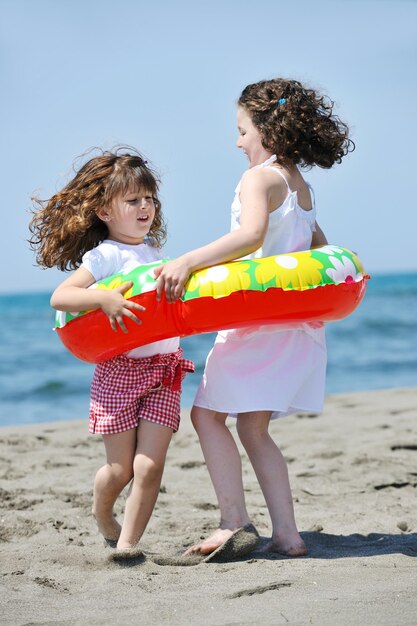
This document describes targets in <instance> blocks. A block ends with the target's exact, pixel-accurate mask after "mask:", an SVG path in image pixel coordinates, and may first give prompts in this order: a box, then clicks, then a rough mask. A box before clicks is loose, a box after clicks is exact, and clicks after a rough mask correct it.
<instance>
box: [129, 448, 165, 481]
mask: <svg viewBox="0 0 417 626" xmlns="http://www.w3.org/2000/svg"><path fill="white" fill-rule="evenodd" d="M164 466H165V459H151V458H149V457H146V456H143V455H137V456H136V457H135V460H134V462H133V475H134V480H140V481H143V482H152V481H154V480H160V478H161V476H162V473H163V471H164Z"/></svg>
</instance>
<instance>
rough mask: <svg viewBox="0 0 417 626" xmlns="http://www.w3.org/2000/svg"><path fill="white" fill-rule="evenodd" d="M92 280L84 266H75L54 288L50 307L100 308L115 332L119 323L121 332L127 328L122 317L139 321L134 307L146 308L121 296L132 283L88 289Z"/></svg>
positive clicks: (64, 309) (78, 309)
mask: <svg viewBox="0 0 417 626" xmlns="http://www.w3.org/2000/svg"><path fill="white" fill-rule="evenodd" d="M95 282H96V281H95V278H94V276H93V275H92V274H91V273H90V272H89V271H88V270H87V269H85V268H84V267H80V268H78V270H76V271H75V272H74V273H73V274H72V275H71V276H70V277H69V278H67V279H66V280H64V282H62V283H61V284H60V285H59V286H58V287H57V288H56V289H55V291H54V293H53V294H52V297H51V306H52V307H53V308H54V309H58V310H59V311H85V310H89V309H102V311H103V312H104V313H105V314H106V315H107V317H108V318H109V320H110V326H111V327H112V329H113V330H114V331H117V324H118V325H119V326H120V328H121V329H122V331H123V332H124V333H127V329H126V326H125V323H124V321H123V316H125V317H128V318H129V319H131V320H132V321H133V322H136V323H137V324H141V323H142V322H141V320H140V319H139V318H138V317H137V316H136V315H135V313H133V310H135V311H145V308H144V307H143V306H141V305H140V304H136V303H135V302H131V301H130V300H125V298H124V297H123V294H124V293H125V292H126V291H127V290H128V289H130V287H131V286H132V282H131V281H129V282H126V283H124V284H123V285H121V286H120V287H117V288H116V289H111V290H104V289H87V287H89V286H90V285H92V284H93V283H95Z"/></svg>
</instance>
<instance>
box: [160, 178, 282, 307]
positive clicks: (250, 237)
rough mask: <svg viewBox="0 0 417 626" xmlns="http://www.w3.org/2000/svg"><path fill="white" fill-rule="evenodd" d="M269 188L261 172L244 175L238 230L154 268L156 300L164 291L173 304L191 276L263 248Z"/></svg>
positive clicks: (269, 185) (268, 183)
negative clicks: (156, 281)
mask: <svg viewBox="0 0 417 626" xmlns="http://www.w3.org/2000/svg"><path fill="white" fill-rule="evenodd" d="M273 182H275V180H274V181H273ZM272 186H273V185H272V184H271V177H270V176H265V173H264V172H263V171H262V170H248V171H247V172H245V174H244V175H243V177H242V183H241V188H240V201H241V205H242V211H241V216H240V228H239V229H238V230H235V231H233V232H231V233H228V234H227V235H224V236H223V237H220V238H219V239H216V241H213V242H212V243H209V244H208V245H207V246H203V247H202V248H197V249H196V250H191V251H190V252H187V253H186V254H183V255H182V256H180V257H178V259H175V260H174V261H170V262H169V263H165V264H164V265H163V266H161V267H160V268H157V269H156V270H155V277H156V278H158V284H157V298H158V299H160V297H161V294H162V292H163V291H164V289H165V292H166V296H167V300H168V302H173V301H174V300H176V299H177V298H179V297H180V295H181V293H182V290H183V288H184V284H185V283H186V281H187V279H188V277H189V275H190V274H191V273H192V272H195V271H196V270H198V269H200V268H203V267H210V266H211V265H217V264H218V263H224V262H227V261H232V260H233V259H238V258H240V257H243V256H246V255H247V254H250V253H251V252H254V251H255V250H257V249H258V248H259V247H260V246H261V245H262V243H263V240H264V238H265V234H266V231H267V228H268V219H269V210H268V205H269V196H270V191H271V189H272Z"/></svg>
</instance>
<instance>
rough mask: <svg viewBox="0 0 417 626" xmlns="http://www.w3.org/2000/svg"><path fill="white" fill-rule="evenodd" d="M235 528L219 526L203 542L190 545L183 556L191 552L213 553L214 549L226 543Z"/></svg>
mask: <svg viewBox="0 0 417 626" xmlns="http://www.w3.org/2000/svg"><path fill="white" fill-rule="evenodd" d="M233 532H234V531H233V530H231V529H230V528H218V529H217V530H215V531H214V533H212V534H211V535H210V536H209V537H207V539H204V541H202V542H201V543H196V544H195V545H193V546H190V547H189V548H188V549H187V550H186V551H185V552H184V554H183V556H190V555H191V554H211V552H214V550H217V548H219V547H220V546H221V545H223V544H224V543H225V541H227V540H228V539H230V537H231V536H232V535H233Z"/></svg>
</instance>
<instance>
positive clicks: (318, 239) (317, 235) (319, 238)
mask: <svg viewBox="0 0 417 626" xmlns="http://www.w3.org/2000/svg"><path fill="white" fill-rule="evenodd" d="M315 227H316V230H315V231H314V232H313V238H312V240H311V248H316V247H317V246H327V243H328V242H327V239H326V235H325V234H324V232H323V231H322V229H321V228H320V226H319V225H318V224H317V222H316V223H315Z"/></svg>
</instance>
